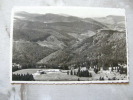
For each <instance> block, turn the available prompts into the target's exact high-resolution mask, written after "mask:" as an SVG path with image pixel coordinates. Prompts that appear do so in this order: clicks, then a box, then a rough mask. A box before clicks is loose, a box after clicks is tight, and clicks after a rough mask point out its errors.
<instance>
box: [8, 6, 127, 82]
mask: <svg viewBox="0 0 133 100" xmlns="http://www.w3.org/2000/svg"><path fill="white" fill-rule="evenodd" d="M17 8H53V9H54V8H62V6H58V7H56V6H50V7H46V6H45V7H42V6H34V7H29V6H26V7H24V6H19V7H17V6H16V7H13V8H12V11H11V24H10V25H11V26H10V27H11V29H10V82H11V83H30V84H35V83H36V84H87V83H100V84H102V83H103V84H104V83H116V84H117V83H128V82H129V63H128V62H129V61H128V60H129V59H128V56H129V55H128V41H127V40H128V37H127V36H128V35H127V24H126V23H127V18H126V13H125V9H123V10H124V13H125V29H126V52H127V80H112V81H12V51H13V50H12V47H13V19H14V9H17ZM63 8H95V9H96V8H97V9H99V8H102V7H63ZM103 9H114V10H115V9H121V8H103Z"/></svg>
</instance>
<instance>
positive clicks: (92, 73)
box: [13, 62, 127, 81]
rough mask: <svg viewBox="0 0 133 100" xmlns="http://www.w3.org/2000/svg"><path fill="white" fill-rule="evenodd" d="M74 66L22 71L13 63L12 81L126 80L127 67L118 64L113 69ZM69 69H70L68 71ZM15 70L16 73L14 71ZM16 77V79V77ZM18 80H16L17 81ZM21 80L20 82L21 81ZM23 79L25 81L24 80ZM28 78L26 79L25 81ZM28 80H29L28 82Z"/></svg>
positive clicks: (42, 66)
mask: <svg viewBox="0 0 133 100" xmlns="http://www.w3.org/2000/svg"><path fill="white" fill-rule="evenodd" d="M75 66H76V64H73V65H71V66H69V67H68V68H66V69H62V68H61V66H58V68H59V69H57V68H56V69H49V68H47V66H46V65H39V66H36V67H35V68H30V69H27V68H25V69H22V66H21V65H20V64H16V63H13V69H14V71H13V74H14V75H16V77H14V80H16V81H17V80H19V81H24V80H26V81H30V80H32V81H102V80H104V81H112V80H126V79H127V76H126V75H127V66H126V65H124V64H118V66H115V67H108V69H106V70H104V69H103V67H98V66H86V62H85V63H83V64H80V66H79V67H78V68H75ZM69 68H71V69H69ZM15 70H16V71H15ZM17 76H18V77H17ZM17 78H18V79H17ZM21 78H22V80H21ZM24 78H25V79H24ZM26 78H28V79H26ZM29 79H30V80H29Z"/></svg>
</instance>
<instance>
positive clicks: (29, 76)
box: [12, 73, 35, 81]
mask: <svg viewBox="0 0 133 100" xmlns="http://www.w3.org/2000/svg"><path fill="white" fill-rule="evenodd" d="M12 80H13V81H35V79H34V77H33V75H32V74H28V73H27V74H12Z"/></svg>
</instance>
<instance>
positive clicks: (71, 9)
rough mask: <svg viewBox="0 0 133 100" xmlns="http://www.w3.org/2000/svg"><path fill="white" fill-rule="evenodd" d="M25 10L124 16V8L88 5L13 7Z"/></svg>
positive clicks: (81, 14)
mask: <svg viewBox="0 0 133 100" xmlns="http://www.w3.org/2000/svg"><path fill="white" fill-rule="evenodd" d="M19 11H26V12H29V13H39V14H46V13H53V14H66V15H72V16H77V17H82V18H86V17H105V16H108V15H117V16H125V10H124V9H120V8H119V9H118V8H117V9H116V8H89V7H15V8H14V12H19Z"/></svg>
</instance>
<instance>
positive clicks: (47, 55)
mask: <svg viewBox="0 0 133 100" xmlns="http://www.w3.org/2000/svg"><path fill="white" fill-rule="evenodd" d="M125 19H126V18H125V10H124V9H120V8H117V9H116V8H89V7H15V8H13V10H12V18H11V20H12V22H11V41H10V43H11V61H10V67H11V70H10V71H11V74H10V75H11V83H48V84H53V83H55V84H56V83H61V84H62V83H64V84H65V83H125V82H128V81H129V76H128V73H129V70H128V59H127V58H128V56H127V54H128V53H127V52H128V51H127V42H126V40H127V31H126V24H125V22H126V20H125Z"/></svg>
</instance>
